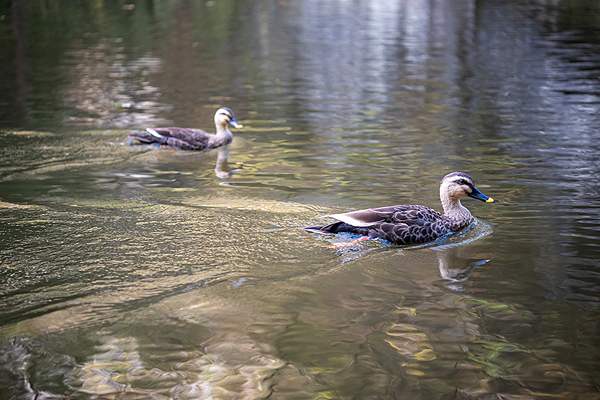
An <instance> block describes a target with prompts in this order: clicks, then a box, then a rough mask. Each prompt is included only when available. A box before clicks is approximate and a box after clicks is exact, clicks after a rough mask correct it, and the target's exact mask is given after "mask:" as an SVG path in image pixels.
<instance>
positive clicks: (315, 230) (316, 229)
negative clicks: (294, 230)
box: [303, 226, 333, 235]
mask: <svg viewBox="0 0 600 400" xmlns="http://www.w3.org/2000/svg"><path fill="white" fill-rule="evenodd" d="M325 228H327V227H326V226H305V227H304V228H303V229H304V230H305V231H308V232H313V233H320V234H322V235H333V232H329V231H327V230H325Z"/></svg>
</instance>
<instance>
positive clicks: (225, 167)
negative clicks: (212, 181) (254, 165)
mask: <svg viewBox="0 0 600 400" xmlns="http://www.w3.org/2000/svg"><path fill="white" fill-rule="evenodd" d="M235 166H236V167H238V168H234V169H232V168H231V166H230V165H229V147H227V146H226V147H221V148H220V149H219V151H218V153H217V165H216V166H215V174H216V175H217V177H218V178H220V179H227V178H230V177H231V176H232V175H233V174H235V173H236V172H237V171H239V170H241V169H243V168H244V163H242V162H236V163H235ZM222 184H225V182H222Z"/></svg>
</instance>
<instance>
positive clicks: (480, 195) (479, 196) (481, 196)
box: [469, 187, 494, 203]
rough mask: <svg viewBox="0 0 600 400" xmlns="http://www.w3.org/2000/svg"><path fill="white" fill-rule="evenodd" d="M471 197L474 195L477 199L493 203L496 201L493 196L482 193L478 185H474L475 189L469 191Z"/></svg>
mask: <svg viewBox="0 0 600 400" xmlns="http://www.w3.org/2000/svg"><path fill="white" fill-rule="evenodd" d="M469 197H472V198H474V199H477V200H481V201H485V202H486V203H493V202H494V199H492V198H491V197H488V196H486V195H485V194H483V193H481V192H480V191H479V190H477V188H476V187H473V191H472V192H471V193H469Z"/></svg>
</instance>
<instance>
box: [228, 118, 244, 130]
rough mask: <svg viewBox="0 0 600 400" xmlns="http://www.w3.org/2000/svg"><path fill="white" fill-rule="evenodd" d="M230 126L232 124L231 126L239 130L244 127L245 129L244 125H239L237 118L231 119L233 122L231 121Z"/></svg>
mask: <svg viewBox="0 0 600 400" xmlns="http://www.w3.org/2000/svg"><path fill="white" fill-rule="evenodd" d="M229 124H230V125H231V126H233V127H234V128H238V129H239V128H243V127H244V125H242V124H240V123H238V122H237V121H236V120H235V118H233V117H232V118H231V120H229Z"/></svg>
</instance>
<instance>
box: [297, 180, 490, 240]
mask: <svg viewBox="0 0 600 400" xmlns="http://www.w3.org/2000/svg"><path fill="white" fill-rule="evenodd" d="M466 196H470V197H473V198H475V199H479V200H482V201H485V202H488V203H491V202H493V201H494V200H492V199H491V198H489V197H487V196H486V195H484V194H483V193H481V192H480V191H479V190H477V188H476V187H475V185H474V184H473V180H472V179H471V177H470V176H469V175H467V174H465V173H464V172H453V173H451V174H448V175H446V176H445V177H444V178H443V179H442V181H441V182H440V200H441V202H442V207H443V208H444V214H442V213H440V212H438V211H435V210H432V209H431V208H429V207H425V206H418V205H398V206H391V207H381V208H371V209H367V210H360V211H353V212H349V213H343V214H332V215H327V216H326V217H331V218H335V219H337V220H338V221H336V222H334V223H332V224H329V225H327V226H308V227H306V228H304V229H306V230H307V231H310V232H315V233H322V234H336V233H342V232H349V233H354V234H359V235H363V236H368V237H370V238H381V239H385V240H387V241H389V242H391V243H394V244H400V245H407V244H419V243H427V242H430V241H432V240H435V239H437V238H439V237H441V236H443V235H446V234H448V233H451V232H456V231H459V230H461V229H463V228H465V227H466V226H468V225H469V224H470V223H471V219H472V217H471V213H470V212H469V210H467V209H466V208H465V207H464V206H462V204H460V199H461V198H462V197H466Z"/></svg>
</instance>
